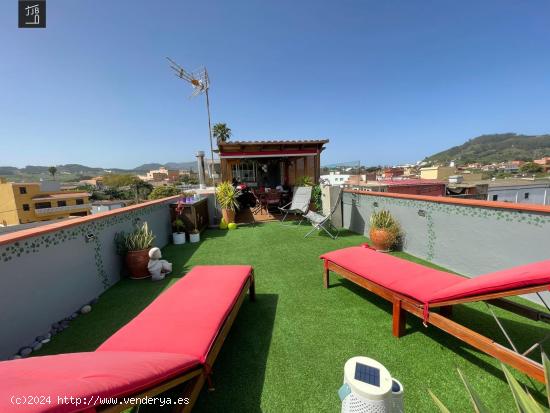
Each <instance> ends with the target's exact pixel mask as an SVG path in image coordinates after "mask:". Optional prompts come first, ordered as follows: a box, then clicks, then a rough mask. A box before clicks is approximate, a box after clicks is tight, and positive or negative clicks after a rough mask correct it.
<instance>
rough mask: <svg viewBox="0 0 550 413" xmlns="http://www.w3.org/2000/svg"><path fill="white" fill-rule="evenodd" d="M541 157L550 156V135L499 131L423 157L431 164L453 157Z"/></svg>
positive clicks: (464, 160)
mask: <svg viewBox="0 0 550 413" xmlns="http://www.w3.org/2000/svg"><path fill="white" fill-rule="evenodd" d="M543 156H550V135H538V136H529V135H518V134H515V133H502V134H493V135H482V136H478V137H477V138H473V139H470V140H468V141H467V142H466V143H464V144H462V145H460V146H455V147H453V148H450V149H447V150H445V151H443V152H439V153H436V154H434V155H431V156H428V157H427V158H426V159H424V160H425V161H426V162H430V163H448V162H450V161H452V160H454V161H456V162H457V163H459V164H464V163H469V162H482V163H493V162H506V161H512V160H523V161H530V160H533V159H538V158H541V157H543Z"/></svg>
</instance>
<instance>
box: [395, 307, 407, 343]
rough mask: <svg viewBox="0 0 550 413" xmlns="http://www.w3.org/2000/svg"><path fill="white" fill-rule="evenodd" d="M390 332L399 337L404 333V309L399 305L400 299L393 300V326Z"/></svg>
mask: <svg viewBox="0 0 550 413" xmlns="http://www.w3.org/2000/svg"><path fill="white" fill-rule="evenodd" d="M392 333H393V335H394V336H395V337H397V338H399V337H401V336H402V335H403V334H404V333H405V311H404V310H403V308H402V307H401V300H394V301H393V327H392Z"/></svg>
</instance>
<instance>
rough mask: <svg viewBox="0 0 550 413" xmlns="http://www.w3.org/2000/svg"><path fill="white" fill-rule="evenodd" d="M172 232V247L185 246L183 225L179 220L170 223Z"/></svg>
mask: <svg viewBox="0 0 550 413" xmlns="http://www.w3.org/2000/svg"><path fill="white" fill-rule="evenodd" d="M172 226H173V227H174V232H173V233H172V241H173V242H174V245H180V244H185V223H184V222H183V220H182V219H181V218H176V219H175V220H174V222H172Z"/></svg>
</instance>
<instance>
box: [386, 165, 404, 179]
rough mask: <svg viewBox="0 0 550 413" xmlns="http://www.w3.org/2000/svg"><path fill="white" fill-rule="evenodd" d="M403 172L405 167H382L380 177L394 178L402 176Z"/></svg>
mask: <svg viewBox="0 0 550 413" xmlns="http://www.w3.org/2000/svg"><path fill="white" fill-rule="evenodd" d="M404 173H405V169H404V168H401V167H391V168H384V169H383V170H382V178H383V179H394V178H397V177H401V176H403V175H404Z"/></svg>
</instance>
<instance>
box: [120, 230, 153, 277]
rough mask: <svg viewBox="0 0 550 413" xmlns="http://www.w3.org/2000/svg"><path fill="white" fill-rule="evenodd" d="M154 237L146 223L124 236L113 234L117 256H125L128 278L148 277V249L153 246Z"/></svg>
mask: <svg viewBox="0 0 550 413" xmlns="http://www.w3.org/2000/svg"><path fill="white" fill-rule="evenodd" d="M154 240H155V236H154V235H153V231H151V230H150V229H149V225H148V224H147V222H144V223H143V225H142V226H141V227H137V228H136V229H135V230H134V231H132V232H130V233H129V234H126V233H124V232H117V233H116V234H115V244H116V247H117V251H118V253H119V254H121V255H124V256H125V263H126V269H127V271H128V276H129V277H130V278H133V279H141V278H147V277H149V275H150V274H149V269H148V268H147V263H148V262H149V249H150V248H151V247H152V246H153V241H154Z"/></svg>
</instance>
